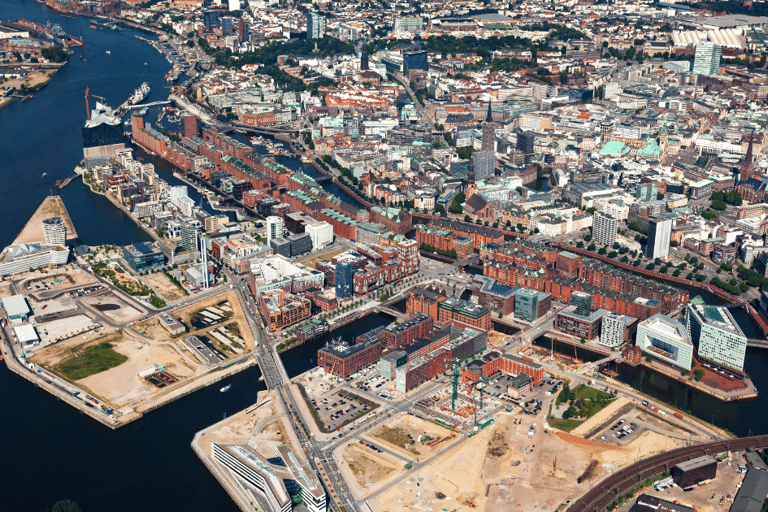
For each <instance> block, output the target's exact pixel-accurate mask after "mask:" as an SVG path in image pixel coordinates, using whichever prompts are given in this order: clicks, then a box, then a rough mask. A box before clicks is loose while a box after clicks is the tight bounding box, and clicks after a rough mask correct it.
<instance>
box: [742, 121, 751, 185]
mask: <svg viewBox="0 0 768 512" xmlns="http://www.w3.org/2000/svg"><path fill="white" fill-rule="evenodd" d="M754 141H755V130H752V133H751V134H750V135H749V146H747V155H746V156H745V157H744V162H743V163H742V164H741V170H740V171H739V183H743V182H745V181H747V180H748V179H749V178H750V177H751V176H752V166H753V164H754V162H753V161H752V158H753V157H752V144H753V143H754Z"/></svg>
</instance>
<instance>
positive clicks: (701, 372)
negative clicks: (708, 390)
mask: <svg viewBox="0 0 768 512" xmlns="http://www.w3.org/2000/svg"><path fill="white" fill-rule="evenodd" d="M693 378H694V379H696V382H700V381H701V379H703V378H704V370H702V369H701V368H699V369H697V370H694V371H693Z"/></svg>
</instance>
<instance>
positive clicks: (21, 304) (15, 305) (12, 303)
mask: <svg viewBox="0 0 768 512" xmlns="http://www.w3.org/2000/svg"><path fill="white" fill-rule="evenodd" d="M3 309H4V310H5V313H6V314H7V315H8V316H9V317H11V316H21V315H28V314H29V306H28V305H27V300H26V299H25V298H24V296H23V295H13V296H11V297H6V298H4V299H3Z"/></svg>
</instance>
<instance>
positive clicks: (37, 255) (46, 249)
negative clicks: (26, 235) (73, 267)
mask: <svg viewBox="0 0 768 512" xmlns="http://www.w3.org/2000/svg"><path fill="white" fill-rule="evenodd" d="M68 259H69V249H68V248H66V247H62V246H60V245H42V244H21V245H14V246H9V247H6V248H5V250H4V251H3V252H2V254H0V262H2V263H0V276H12V275H14V274H20V273H22V272H29V271H30V270H34V269H38V268H48V267H51V266H58V265H65V264H66V263H67V260H68Z"/></svg>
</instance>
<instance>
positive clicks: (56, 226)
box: [43, 217, 67, 245]
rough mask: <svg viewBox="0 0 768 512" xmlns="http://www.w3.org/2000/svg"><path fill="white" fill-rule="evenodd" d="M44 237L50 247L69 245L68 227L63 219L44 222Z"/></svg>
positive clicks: (52, 218)
mask: <svg viewBox="0 0 768 512" xmlns="http://www.w3.org/2000/svg"><path fill="white" fill-rule="evenodd" d="M43 236H44V237H45V243H46V244H49V245H66V244H67V226H66V225H65V224H64V219H62V218H61V217H51V218H49V219H44V220H43Z"/></svg>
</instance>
